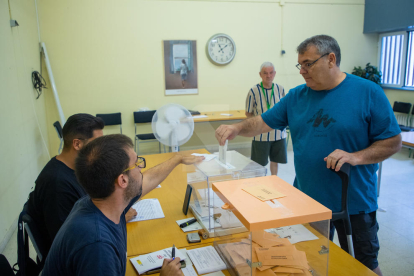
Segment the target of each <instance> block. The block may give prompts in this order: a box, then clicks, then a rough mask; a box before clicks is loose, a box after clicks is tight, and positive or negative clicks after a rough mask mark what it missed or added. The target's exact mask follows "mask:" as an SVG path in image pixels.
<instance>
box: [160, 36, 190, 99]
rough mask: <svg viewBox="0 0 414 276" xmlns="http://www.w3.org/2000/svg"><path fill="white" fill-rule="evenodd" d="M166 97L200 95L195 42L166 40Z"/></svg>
mask: <svg viewBox="0 0 414 276" xmlns="http://www.w3.org/2000/svg"><path fill="white" fill-rule="evenodd" d="M163 42H164V76H165V95H167V96H169V95H185V94H198V76H197V74H198V70H197V47H196V43H197V42H196V41H195V40H164V41H163Z"/></svg>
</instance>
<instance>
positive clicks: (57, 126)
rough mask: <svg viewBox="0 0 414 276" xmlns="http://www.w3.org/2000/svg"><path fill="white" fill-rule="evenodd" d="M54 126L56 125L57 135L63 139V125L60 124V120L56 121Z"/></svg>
mask: <svg viewBox="0 0 414 276" xmlns="http://www.w3.org/2000/svg"><path fill="white" fill-rule="evenodd" d="M53 126H54V127H55V130H56V132H57V135H58V136H59V139H63V133H62V126H61V125H60V122H59V121H56V122H54V123H53Z"/></svg>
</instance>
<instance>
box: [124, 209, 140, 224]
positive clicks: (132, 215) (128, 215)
mask: <svg viewBox="0 0 414 276" xmlns="http://www.w3.org/2000/svg"><path fill="white" fill-rule="evenodd" d="M137 214H138V213H137V211H136V210H135V209H134V208H129V210H128V212H127V213H126V214H125V220H126V221H127V222H128V221H130V220H131V219H134V218H135V217H136V216H137Z"/></svg>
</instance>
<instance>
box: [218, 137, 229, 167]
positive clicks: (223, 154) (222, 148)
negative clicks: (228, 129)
mask: <svg viewBox="0 0 414 276" xmlns="http://www.w3.org/2000/svg"><path fill="white" fill-rule="evenodd" d="M228 144H229V140H226V142H225V143H224V145H223V146H219V160H220V162H222V163H224V164H226V163H227V162H226V155H227V146H228Z"/></svg>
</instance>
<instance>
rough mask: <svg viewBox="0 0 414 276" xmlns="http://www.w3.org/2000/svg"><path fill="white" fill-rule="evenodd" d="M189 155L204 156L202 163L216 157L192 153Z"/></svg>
mask: <svg viewBox="0 0 414 276" xmlns="http://www.w3.org/2000/svg"><path fill="white" fill-rule="evenodd" d="M191 155H194V156H204V160H203V161H205V162H208V161H210V160H211V159H214V158H216V157H217V155H214V154H205V153H192V154H191Z"/></svg>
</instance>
